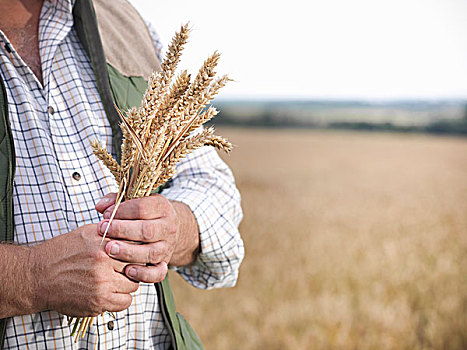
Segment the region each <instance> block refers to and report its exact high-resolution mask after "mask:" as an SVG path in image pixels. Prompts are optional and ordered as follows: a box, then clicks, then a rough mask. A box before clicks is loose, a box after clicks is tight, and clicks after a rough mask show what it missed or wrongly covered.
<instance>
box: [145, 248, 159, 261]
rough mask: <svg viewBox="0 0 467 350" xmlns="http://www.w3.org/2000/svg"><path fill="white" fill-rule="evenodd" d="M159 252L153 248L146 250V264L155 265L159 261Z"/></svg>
mask: <svg viewBox="0 0 467 350" xmlns="http://www.w3.org/2000/svg"><path fill="white" fill-rule="evenodd" d="M159 256H160V254H159V251H158V250H157V249H156V248H155V247H150V248H149V249H148V261H147V262H148V263H153V264H154V263H157V262H158V259H159Z"/></svg>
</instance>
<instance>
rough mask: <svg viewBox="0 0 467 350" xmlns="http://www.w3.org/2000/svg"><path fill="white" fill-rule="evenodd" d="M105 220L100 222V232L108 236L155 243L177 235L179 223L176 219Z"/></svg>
mask: <svg viewBox="0 0 467 350" xmlns="http://www.w3.org/2000/svg"><path fill="white" fill-rule="evenodd" d="M108 226H109V220H103V221H101V222H100V223H99V224H98V230H99V234H101V235H103V234H104V233H105V232H106V230H107V234H106V237H108V238H114V239H124V240H128V241H135V242H146V243H153V242H157V241H160V240H166V239H168V238H169V237H170V236H175V234H176V232H177V225H176V222H175V220H172V221H169V220H165V219H159V220H112V222H111V223H110V227H109V228H107V227H108Z"/></svg>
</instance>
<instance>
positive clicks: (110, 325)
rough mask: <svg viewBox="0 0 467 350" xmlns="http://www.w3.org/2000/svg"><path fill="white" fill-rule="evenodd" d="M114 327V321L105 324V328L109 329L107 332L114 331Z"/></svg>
mask: <svg viewBox="0 0 467 350" xmlns="http://www.w3.org/2000/svg"><path fill="white" fill-rule="evenodd" d="M114 327H115V324H114V321H109V322H107V328H108V329H109V331H111V330H112V329H114Z"/></svg>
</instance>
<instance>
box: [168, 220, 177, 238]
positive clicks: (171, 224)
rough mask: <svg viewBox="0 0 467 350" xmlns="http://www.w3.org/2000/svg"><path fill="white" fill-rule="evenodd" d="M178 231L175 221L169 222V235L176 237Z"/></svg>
mask: <svg viewBox="0 0 467 350" xmlns="http://www.w3.org/2000/svg"><path fill="white" fill-rule="evenodd" d="M177 230H178V225H177V223H176V222H175V221H171V222H169V224H168V225H167V233H168V234H169V235H175V234H176V233H177Z"/></svg>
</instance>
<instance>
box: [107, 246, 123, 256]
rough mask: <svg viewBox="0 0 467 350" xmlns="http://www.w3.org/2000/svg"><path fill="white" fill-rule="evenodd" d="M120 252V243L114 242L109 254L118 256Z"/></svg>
mask: <svg viewBox="0 0 467 350" xmlns="http://www.w3.org/2000/svg"><path fill="white" fill-rule="evenodd" d="M119 252H120V246H119V244H118V243H113V244H112V245H111V246H110V252H109V255H113V256H117V255H118V253H119Z"/></svg>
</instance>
